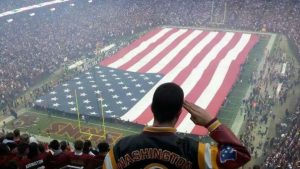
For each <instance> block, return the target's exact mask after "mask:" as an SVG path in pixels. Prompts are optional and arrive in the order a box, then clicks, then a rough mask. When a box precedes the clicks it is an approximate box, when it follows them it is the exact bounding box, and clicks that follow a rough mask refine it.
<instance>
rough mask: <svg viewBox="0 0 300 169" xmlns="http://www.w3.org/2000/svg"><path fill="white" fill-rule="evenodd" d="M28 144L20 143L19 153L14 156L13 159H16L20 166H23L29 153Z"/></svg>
mask: <svg viewBox="0 0 300 169" xmlns="http://www.w3.org/2000/svg"><path fill="white" fill-rule="evenodd" d="M28 146H29V145H28V144H27V143H23V142H21V143H19V144H18V146H17V153H16V155H15V156H14V157H13V159H12V161H15V162H16V163H17V165H18V166H22V160H23V159H25V158H26V157H27V154H28Z"/></svg>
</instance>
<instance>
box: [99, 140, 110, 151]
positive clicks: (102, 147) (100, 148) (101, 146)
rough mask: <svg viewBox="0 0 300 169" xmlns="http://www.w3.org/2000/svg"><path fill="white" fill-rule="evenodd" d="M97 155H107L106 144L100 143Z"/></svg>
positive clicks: (107, 148) (107, 146) (107, 147)
mask: <svg viewBox="0 0 300 169" xmlns="http://www.w3.org/2000/svg"><path fill="white" fill-rule="evenodd" d="M97 148H98V151H99V153H107V152H109V144H108V143H107V142H100V143H99V144H98V145H97Z"/></svg>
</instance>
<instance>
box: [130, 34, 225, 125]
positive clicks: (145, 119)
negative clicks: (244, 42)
mask: <svg viewBox="0 0 300 169" xmlns="http://www.w3.org/2000/svg"><path fill="white" fill-rule="evenodd" d="M224 35H225V33H224V32H220V33H218V34H217V35H216V36H215V37H214V38H213V39H212V40H211V41H210V42H209V43H208V44H207V45H206V46H205V47H204V48H203V49H202V50H201V51H200V52H199V53H198V54H197V55H196V56H195V57H194V58H193V59H192V61H191V62H190V64H189V65H187V66H186V67H185V68H184V69H183V70H182V71H181V72H180V73H179V74H178V75H177V76H176V77H175V79H174V80H173V82H174V83H176V84H178V85H181V84H182V83H183V82H184V80H185V79H186V78H187V77H188V76H189V74H190V72H191V71H192V70H193V68H194V67H195V66H197V65H198V64H199V63H200V62H201V60H202V59H203V58H204V57H205V56H206V54H207V53H208V52H209V51H210V50H211V49H212V48H213V47H214V46H215V45H216V43H218V42H219V41H220V40H221V39H222V38H223V37H224ZM182 57H184V56H182ZM175 66H176V65H173V67H175ZM148 110H149V109H148V108H147V109H146V111H144V112H143V113H142V114H141V115H140V116H139V117H138V118H137V120H136V121H138V122H141V123H142V124H144V123H148V122H149V121H150V120H151V119H152V118H153V115H152V113H151V111H148Z"/></svg>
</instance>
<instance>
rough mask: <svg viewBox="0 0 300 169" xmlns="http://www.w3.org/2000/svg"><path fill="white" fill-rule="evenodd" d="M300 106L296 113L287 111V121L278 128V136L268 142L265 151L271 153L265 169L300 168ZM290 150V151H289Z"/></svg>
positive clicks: (265, 163)
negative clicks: (279, 168)
mask: <svg viewBox="0 0 300 169" xmlns="http://www.w3.org/2000/svg"><path fill="white" fill-rule="evenodd" d="M299 105H300V104H298V107H297V110H296V112H289V111H286V112H285V113H286V116H287V117H286V118H285V121H283V122H282V123H280V124H279V125H278V126H277V129H276V130H277V131H278V133H277V136H276V137H274V138H272V139H271V140H270V141H269V142H266V144H265V147H264V148H265V149H269V150H270V153H269V155H268V157H267V158H266V160H265V161H264V168H266V169H273V168H276V167H278V166H280V167H282V168H286V169H294V168H298V167H299V165H300V163H299V162H300V161H299V159H300V152H299V149H300V141H299V140H300V133H299V128H300V115H299V114H300V106H299ZM287 150H288V151H287Z"/></svg>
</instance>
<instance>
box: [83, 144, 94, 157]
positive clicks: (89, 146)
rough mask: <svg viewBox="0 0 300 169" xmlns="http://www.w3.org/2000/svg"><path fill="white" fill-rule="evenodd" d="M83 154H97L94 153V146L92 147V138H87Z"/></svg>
mask: <svg viewBox="0 0 300 169" xmlns="http://www.w3.org/2000/svg"><path fill="white" fill-rule="evenodd" d="M82 153H83V154H89V155H92V156H94V155H95V154H94V153H93V147H92V142H91V141H90V140H85V141H84V143H83V150H82Z"/></svg>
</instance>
